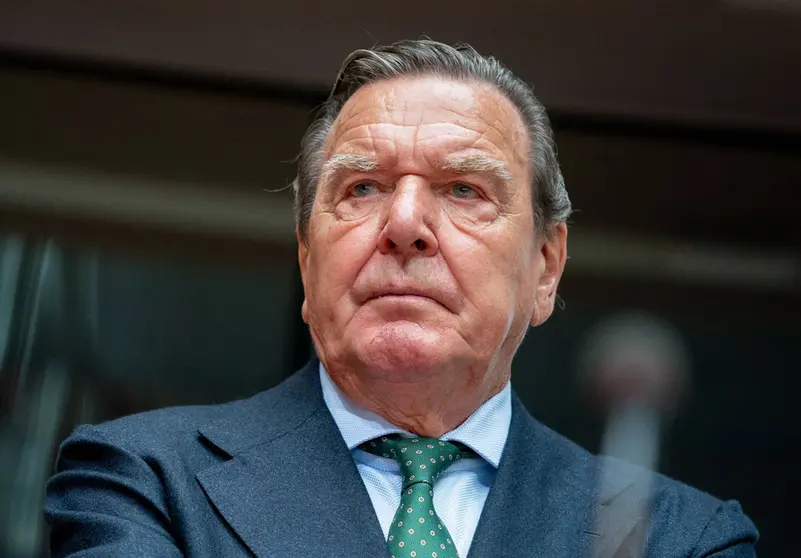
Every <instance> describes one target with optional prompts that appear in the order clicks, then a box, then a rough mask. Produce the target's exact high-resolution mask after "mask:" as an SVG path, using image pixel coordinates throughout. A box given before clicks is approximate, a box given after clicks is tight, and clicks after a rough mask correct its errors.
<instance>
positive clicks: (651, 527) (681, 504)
mask: <svg viewBox="0 0 801 558" xmlns="http://www.w3.org/2000/svg"><path fill="white" fill-rule="evenodd" d="M317 367H318V363H317V362H316V361H313V362H311V363H310V364H309V365H308V366H306V367H305V368H304V369H302V370H301V371H300V372H298V373H296V374H295V375H293V376H292V377H290V378H289V379H288V380H286V381H284V382H283V383H282V384H281V385H279V386H278V387H276V388H274V389H271V390H268V391H265V392H262V393H260V394H258V395H256V396H254V397H252V398H250V399H245V400H242V401H236V402H233V403H227V404H223V405H212V406H198V407H181V408H173V409H163V410H159V411H154V412H149V413H144V414H140V415H135V416H130V417H125V418H122V419H119V420H115V421H113V422H109V423H105V424H102V425H99V426H81V427H79V428H78V429H76V430H75V432H74V433H73V434H72V435H71V436H70V437H69V438H68V439H67V440H66V441H65V442H64V444H63V445H62V447H61V451H60V455H59V458H58V463H57V472H56V474H55V475H54V476H53V477H52V478H51V479H50V481H49V482H48V486H47V493H46V499H45V516H46V519H47V521H48V523H49V525H50V527H51V550H52V554H53V556H55V557H59V556H82V557H95V556H97V557H100V556H102V557H109V556H147V557H161V556H164V557H169V556H213V557H228V556H253V555H255V556H259V557H277V558H292V557H303V558H308V557H331V556H347V557H349V558H350V557H353V558H388V557H389V553H388V550H387V546H386V542H385V540H384V536H383V534H382V532H381V528H380V526H379V523H378V519H377V517H376V514H375V511H374V510H373V507H372V504H371V502H370V498H369V496H368V494H367V491H366V489H365V488H364V485H363V483H362V480H361V477H360V476H359V473H358V470H357V469H356V465H355V463H354V461H353V458H352V457H351V455H350V452H349V451H348V448H347V447H346V445H345V443H344V441H343V440H342V436H341V435H340V433H339V430H338V429H337V426H336V424H335V423H334V420H333V418H332V417H331V415H330V413H329V412H328V408H327V407H326V405H325V403H324V401H323V398H322V393H321V389H320V382H319V376H318V368H317ZM512 405H513V408H512V421H511V426H510V431H509V437H508V440H507V443H506V447H505V448H504V452H503V456H502V458H501V462H500V466H499V468H498V471H497V475H496V478H495V481H494V484H493V485H492V487H491V489H490V492H489V496H488V498H487V501H486V503H485V505H484V510H483V513H482V514H481V518H480V520H479V524H478V527H477V530H476V532H475V536H474V538H473V542H472V546H471V548H470V552H469V555H468V557H466V558H503V557H509V558H511V557H514V558H520V557H524V556H525V557H536V558H557V557H569V558H577V557H584V556H587V557H589V556H604V557H607V556H608V557H613V556H614V557H617V558H624V557H629V556H631V557H634V556H639V555H640V554H639V553H638V552H637V550H636V546H637V544H632V541H635V542H636V540H637V537H643V536H644V537H645V540H646V553H645V556H649V557H668V556H670V557H673V556H676V557H679V556H682V557H686V556H717V557H719V558H720V557H726V558H735V557H737V558H745V557H750V556H754V546H753V545H754V543H755V541H756V538H757V533H756V529H755V527H754V525H753V524H752V523H751V521H750V520H749V519H748V518H747V517H746V516H745V515H744V514H743V513H742V511H741V510H740V507H739V505H738V504H737V503H736V502H722V501H719V500H717V499H715V498H713V497H712V496H709V495H707V494H704V493H702V492H699V491H697V490H694V489H692V488H690V487H688V486H685V485H682V484H680V483H677V482H675V481H672V480H669V479H667V478H664V477H662V476H659V475H650V474H649V473H647V472H645V471H643V470H641V469H638V468H636V467H633V466H630V465H626V464H624V463H622V462H616V461H612V460H609V459H602V458H598V457H596V456H593V455H591V454H589V453H588V452H586V451H584V450H582V449H581V448H579V447H578V446H576V445H574V444H573V443H571V442H570V441H568V440H567V439H565V438H563V437H561V436H559V435H558V434H556V433H554V432H553V431H551V430H549V429H548V428H546V427H545V426H543V425H542V424H540V423H539V422H537V421H536V420H535V419H534V418H532V417H531V415H529V413H528V412H527V411H526V409H525V408H524V407H523V405H522V404H521V402H520V401H519V400H518V399H517V397H514V398H513V404H512ZM602 470H604V471H606V472H607V475H608V478H609V479H611V481H609V482H605V483H603V485H604V488H603V489H599V488H598V486H599V475H600V473H601V471H602ZM610 472H611V475H609V473H610ZM646 485H650V487H651V488H650V493H651V497H650V500H651V502H650V514H648V513H645V514H643V513H639V512H637V511H636V510H640V509H643V508H642V507H641V506H638V505H637V500H638V499H641V498H644V497H645V495H644V494H645V491H642V490H637V487H638V486H646ZM648 515H650V517H643V516H648ZM638 533H639V534H638Z"/></svg>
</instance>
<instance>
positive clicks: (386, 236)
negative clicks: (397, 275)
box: [378, 176, 439, 258]
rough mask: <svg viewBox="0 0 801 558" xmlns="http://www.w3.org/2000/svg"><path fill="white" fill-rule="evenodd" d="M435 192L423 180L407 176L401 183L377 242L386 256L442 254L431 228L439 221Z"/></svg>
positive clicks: (394, 195) (396, 188) (393, 196)
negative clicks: (436, 220)
mask: <svg viewBox="0 0 801 558" xmlns="http://www.w3.org/2000/svg"><path fill="white" fill-rule="evenodd" d="M436 205H437V204H436V199H435V195H434V193H433V192H432V191H431V188H430V187H429V185H428V183H427V182H426V181H425V180H423V179H422V178H421V177H417V176H407V177H403V178H401V180H399V181H398V183H397V185H396V187H395V192H394V193H393V195H392V198H391V199H390V202H389V210H388V215H387V222H386V224H385V225H384V229H383V230H382V231H381V236H380V237H379V239H378V249H379V250H380V251H381V253H383V254H391V253H396V254H400V255H402V256H404V257H407V258H408V257H412V256H433V255H434V254H436V253H437V251H439V243H438V242H437V236H436V234H435V233H434V229H433V228H432V227H433V226H434V225H435V222H434V220H435V219H436V218H437V207H436Z"/></svg>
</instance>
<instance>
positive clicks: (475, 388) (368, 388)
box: [327, 370, 509, 438]
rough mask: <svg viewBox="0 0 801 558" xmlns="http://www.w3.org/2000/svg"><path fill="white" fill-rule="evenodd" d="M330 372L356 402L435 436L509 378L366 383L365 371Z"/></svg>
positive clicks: (450, 427) (452, 426)
mask: <svg viewBox="0 0 801 558" xmlns="http://www.w3.org/2000/svg"><path fill="white" fill-rule="evenodd" d="M327 372H328V375H329V377H330V379H331V381H332V382H333V383H334V384H335V385H336V386H337V388H339V390H340V391H341V392H342V393H343V394H344V395H345V396H346V397H348V399H350V400H351V401H353V402H354V403H356V404H358V405H360V406H362V407H364V408H365V409H368V410H370V411H372V412H374V413H376V414H378V415H380V416H381V417H383V418H384V419H385V420H387V421H388V422H390V423H391V424H394V425H395V426H397V427H399V428H401V429H403V430H405V431H407V432H410V433H413V434H416V435H418V436H426V437H431V438H438V437H440V436H442V435H443V434H445V433H446V432H450V431H451V430H454V429H456V428H457V427H458V426H459V425H461V424H462V423H463V422H464V421H465V420H467V418H468V417H470V415H472V414H473V413H474V412H475V411H476V410H477V409H478V408H479V407H480V406H481V405H483V404H484V403H485V402H486V401H488V400H489V399H490V398H492V397H493V396H494V395H496V394H498V393H500V391H501V390H503V388H504V387H505V386H506V384H507V383H508V381H509V374H508V373H507V374H504V375H502V376H501V377H500V378H498V379H497V380H496V381H495V382H493V383H483V384H479V385H464V384H455V383H453V382H438V381H418V382H414V383H410V384H405V383H401V382H387V381H382V380H380V379H371V381H370V382H369V383H365V382H364V381H362V379H361V378H362V377H363V376H362V375H359V376H357V375H355V374H348V373H344V374H343V373H342V371H337V370H334V371H331V370H327ZM486 376H487V375H485V377H486ZM495 376H496V378H497V376H499V375H495Z"/></svg>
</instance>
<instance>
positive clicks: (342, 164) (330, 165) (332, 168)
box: [320, 153, 512, 185]
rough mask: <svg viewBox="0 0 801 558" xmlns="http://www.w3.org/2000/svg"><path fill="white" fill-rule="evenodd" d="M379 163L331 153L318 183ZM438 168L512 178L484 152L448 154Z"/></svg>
mask: <svg viewBox="0 0 801 558" xmlns="http://www.w3.org/2000/svg"><path fill="white" fill-rule="evenodd" d="M379 168H380V164H379V162H378V160H377V159H375V158H373V157H370V156H367V155H357V154H354V153H341V154H338V155H333V156H332V157H331V158H330V159H329V160H328V161H326V162H325V164H323V168H322V172H321V173H320V183H321V184H329V183H334V182H338V178H339V177H340V176H341V175H342V174H346V173H348V172H372V171H375V170H378V169H379ZM439 170H441V171H444V172H451V173H455V174H483V175H489V176H490V177H491V178H493V179H494V180H495V181H496V182H499V183H500V184H502V185H506V184H508V183H509V182H511V180H512V175H511V173H510V172H509V171H508V170H507V169H506V164H505V163H504V162H503V161H501V160H499V159H495V158H493V157H490V156H489V155H487V154H484V153H469V154H467V155H461V154H455V155H449V156H448V157H446V158H445V161H444V162H443V163H442V164H441V165H440V166H439Z"/></svg>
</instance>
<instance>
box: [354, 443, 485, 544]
mask: <svg viewBox="0 0 801 558" xmlns="http://www.w3.org/2000/svg"><path fill="white" fill-rule="evenodd" d="M359 447H360V448H361V449H363V450H364V451H366V452H369V453H372V454H374V455H379V456H383V457H389V458H394V459H395V460H396V461H397V462H398V463H399V464H400V468H401V475H402V476H403V481H402V487H401V502H400V507H399V508H398V511H397V512H396V513H395V518H394V519H393V520H392V525H391V526H390V528H389V537H388V538H387V544H388V545H389V550H390V552H391V553H392V556H393V558H458V556H459V555H458V553H457V552H456V547H455V546H454V544H453V539H452V537H451V535H450V533H448V529H447V528H446V527H445V524H444V523H442V520H441V519H440V518H439V516H438V515H437V512H436V511H434V483H435V482H436V480H437V477H439V475H440V474H442V472H443V471H444V470H445V469H447V468H448V467H450V466H451V465H452V464H453V463H454V462H456V461H458V460H459V459H462V458H463V457H468V456H472V455H475V454H474V453H473V452H472V451H471V450H469V449H467V448H466V447H465V446H463V445H461V444H459V445H456V444H452V443H450V442H443V441H441V440H437V439H436V438H400V437H397V436H395V435H393V436H382V437H381V438H376V439H375V440H371V441H369V442H365V443H363V444H362V445H361V446H359Z"/></svg>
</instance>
